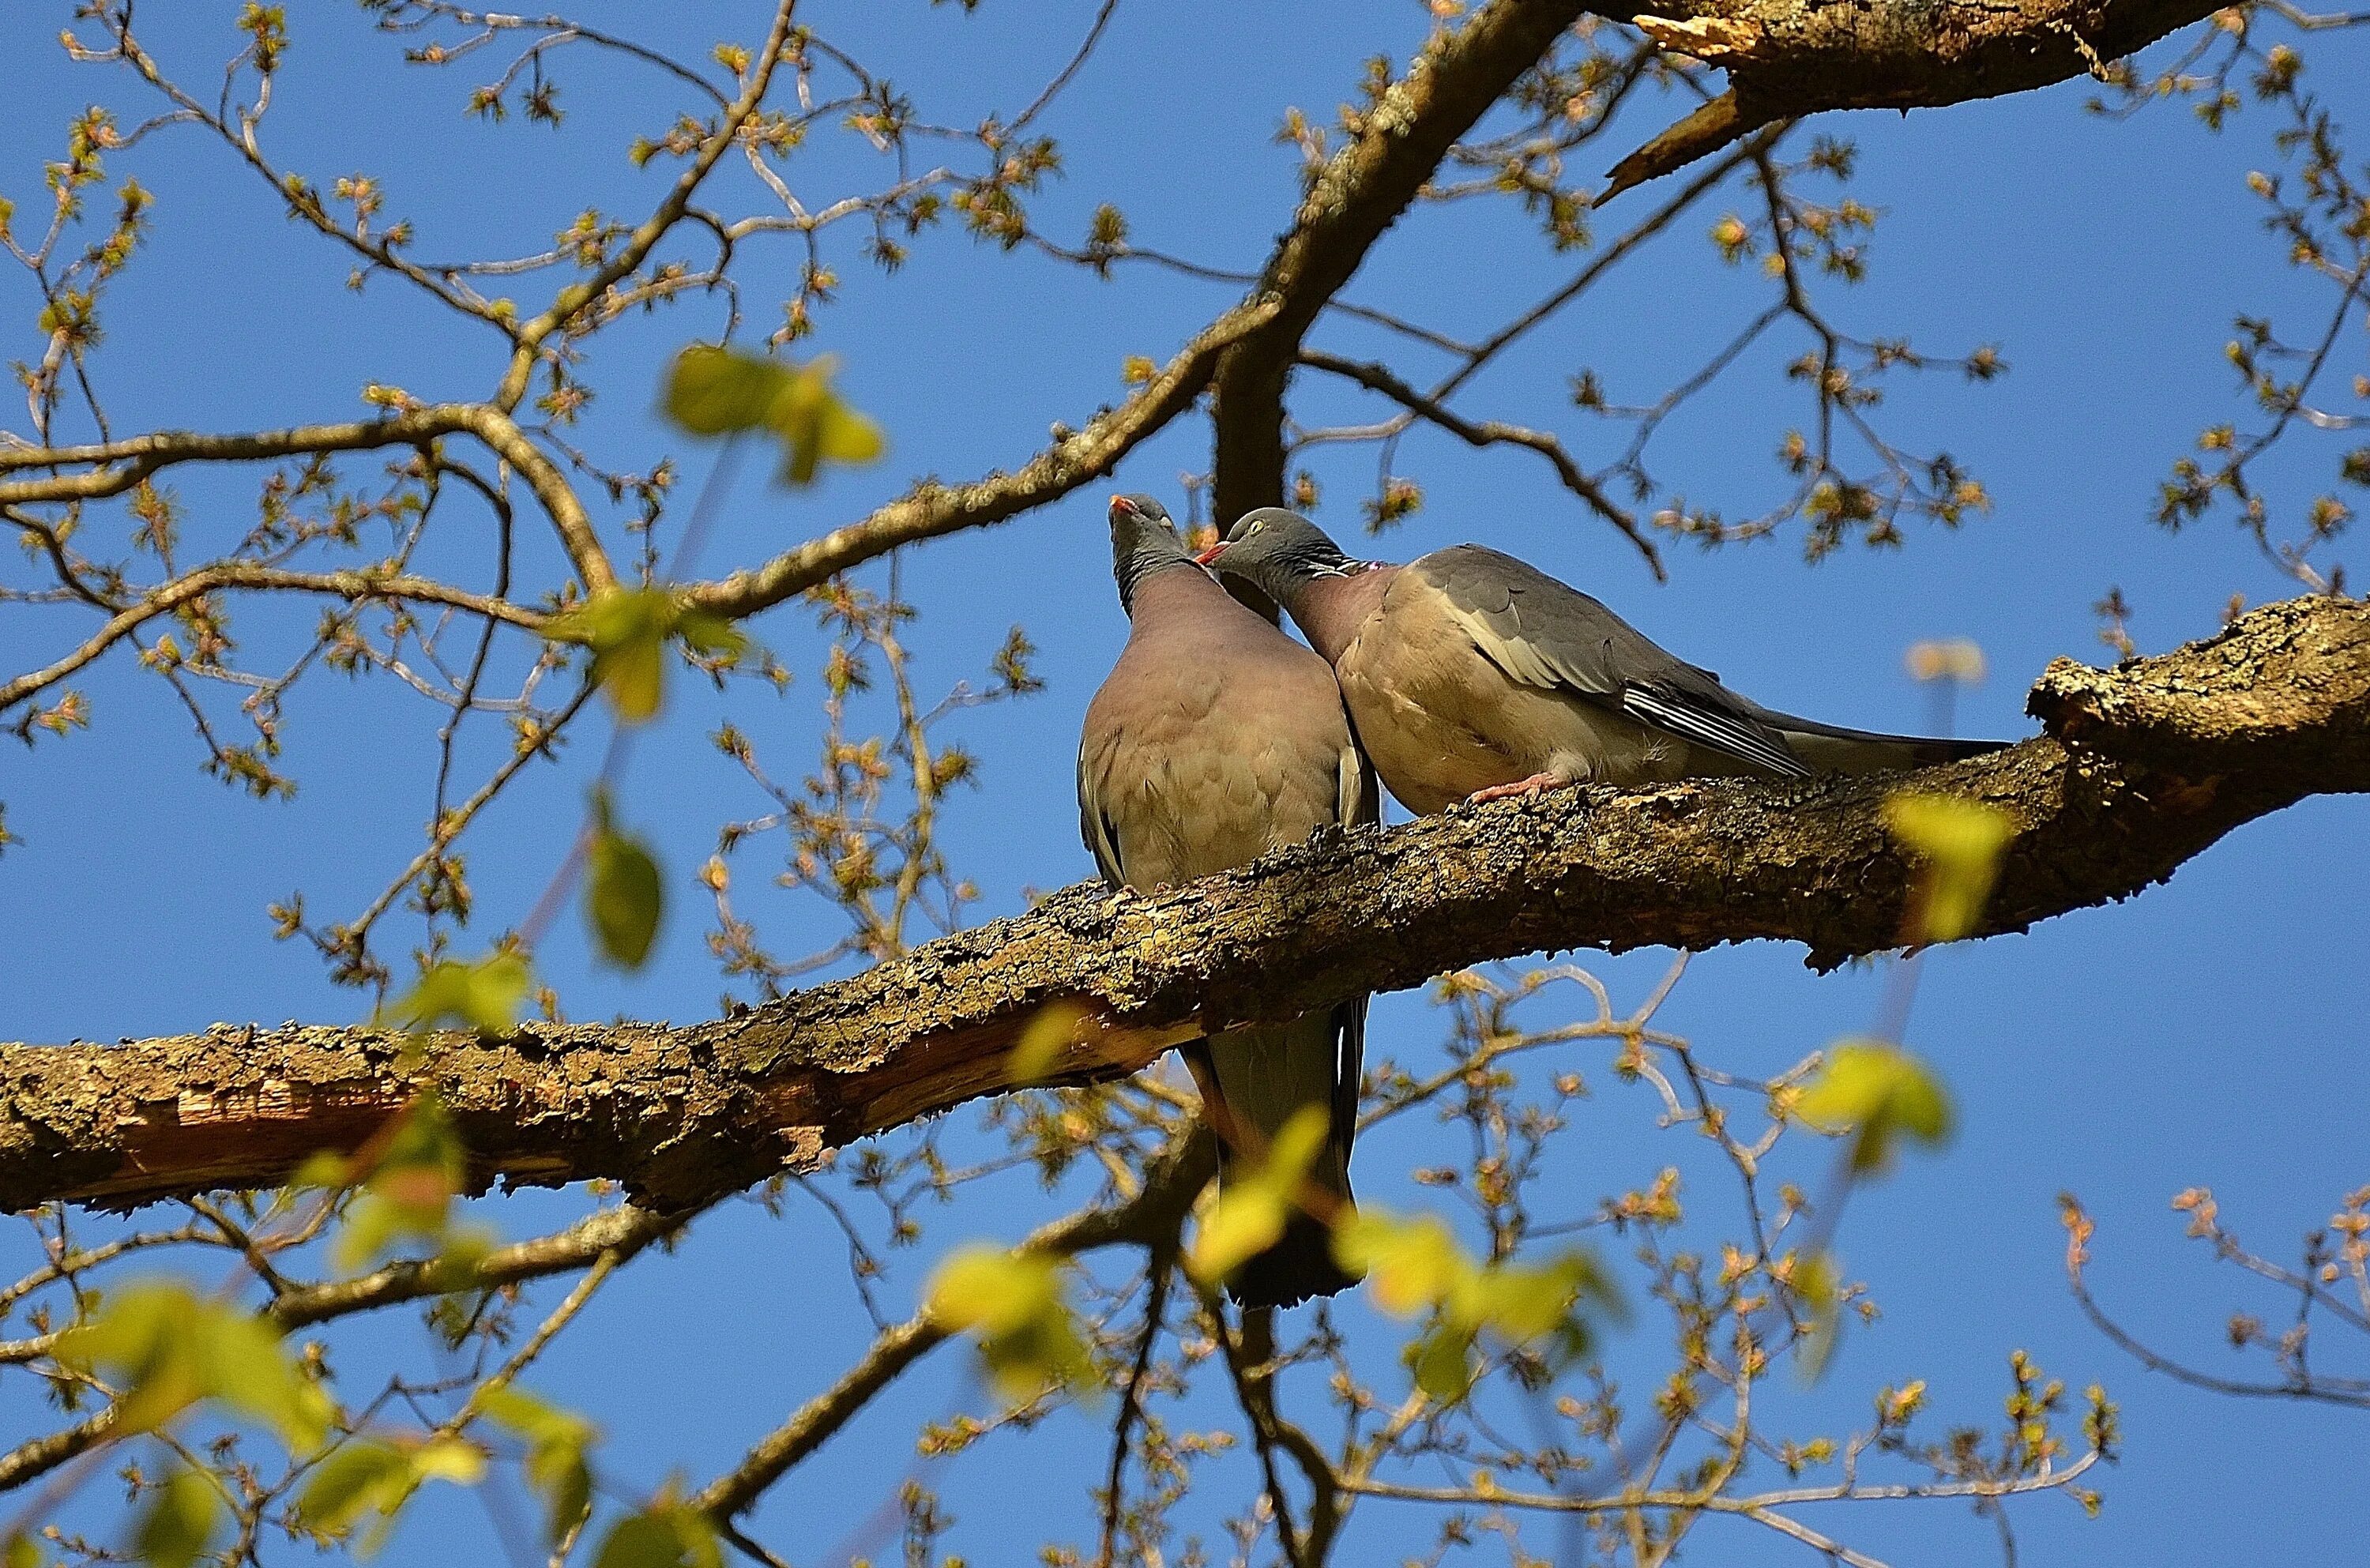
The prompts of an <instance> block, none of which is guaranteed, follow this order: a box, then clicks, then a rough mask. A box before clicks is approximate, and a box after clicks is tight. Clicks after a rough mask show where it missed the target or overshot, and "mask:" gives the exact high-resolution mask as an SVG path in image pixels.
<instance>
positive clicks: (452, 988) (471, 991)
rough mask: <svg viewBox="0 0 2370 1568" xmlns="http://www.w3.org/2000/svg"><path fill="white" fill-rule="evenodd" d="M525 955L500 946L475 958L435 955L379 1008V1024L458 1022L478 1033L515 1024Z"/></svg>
mask: <svg viewBox="0 0 2370 1568" xmlns="http://www.w3.org/2000/svg"><path fill="white" fill-rule="evenodd" d="M530 978H531V976H530V974H529V971H528V969H527V962H526V959H525V958H524V957H523V956H522V955H521V954H518V953H515V952H512V951H509V950H507V949H498V950H497V951H493V952H489V953H488V954H487V955H486V956H485V957H483V958H479V959H457V958H443V959H438V960H437V961H436V962H435V963H431V964H430V965H429V966H428V968H427V970H426V972H425V973H423V974H421V975H420V979H419V982H418V983H417V984H416V985H414V986H412V987H411V989H410V990H408V991H406V992H404V993H403V994H402V995H401V996H399V997H396V998H395V999H394V1000H393V1001H391V1002H388V1003H387V1004H386V1005H385V1007H382V1008H381V1009H379V1010H378V1016H377V1018H376V1020H375V1021H376V1022H377V1023H379V1024H380V1025H382V1026H385V1025H393V1026H395V1027H397V1028H399V1029H433V1028H435V1027H437V1026H438V1025H440V1024H446V1023H453V1024H458V1025H460V1026H461V1027H462V1028H464V1029H474V1030H476V1031H477V1032H479V1033H481V1034H500V1033H504V1032H508V1031H509V1030H510V1029H511V1028H512V1025H514V1024H516V1023H517V1022H518V1012H519V1005H520V1004H521V1003H522V1002H523V1001H525V1000H526V991H527V986H528V983H529V981H530Z"/></svg>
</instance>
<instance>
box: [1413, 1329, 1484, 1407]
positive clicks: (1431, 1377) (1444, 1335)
mask: <svg viewBox="0 0 2370 1568" xmlns="http://www.w3.org/2000/svg"><path fill="white" fill-rule="evenodd" d="M1407 1359H1408V1369H1409V1371H1410V1372H1412V1373H1414V1374H1415V1386H1416V1387H1417V1388H1419V1389H1422V1390H1423V1391H1424V1393H1425V1394H1426V1395H1427V1396H1428V1397H1430V1398H1431V1399H1432V1401H1434V1402H1435V1403H1439V1404H1444V1405H1449V1404H1455V1402H1456V1401H1459V1400H1461V1399H1463V1398H1464V1397H1465V1396H1466V1394H1467V1391H1468V1390H1470V1389H1472V1387H1473V1372H1474V1367H1473V1333H1472V1331H1471V1330H1469V1329H1467V1330H1463V1331H1459V1330H1457V1329H1455V1328H1452V1327H1450V1326H1449V1325H1447V1324H1445V1323H1435V1324H1433V1325H1432V1328H1430V1329H1429V1330H1427V1331H1426V1332H1424V1333H1423V1334H1422V1335H1421V1336H1420V1337H1419V1338H1418V1339H1417V1340H1416V1342H1415V1343H1413V1344H1410V1345H1409V1346H1408V1352H1407Z"/></svg>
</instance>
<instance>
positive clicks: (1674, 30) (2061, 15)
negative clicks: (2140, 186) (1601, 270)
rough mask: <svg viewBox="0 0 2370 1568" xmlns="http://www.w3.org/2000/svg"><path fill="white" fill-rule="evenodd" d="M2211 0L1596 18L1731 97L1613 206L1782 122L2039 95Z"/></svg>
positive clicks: (1674, 135) (1667, 144)
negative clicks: (1719, 77)
mask: <svg viewBox="0 0 2370 1568" xmlns="http://www.w3.org/2000/svg"><path fill="white" fill-rule="evenodd" d="M2221 8H2222V7H2221V6H2219V5H2215V4H2210V3H2207V0H2008V3H2006V4H2000V3H1995V0H1856V3H1855V4H1852V5H1848V6H1835V5H1823V4H1819V3H1818V0H1673V3H1671V4H1663V3H1661V0H1646V3H1645V4H1641V5H1628V4H1615V5H1611V6H1591V7H1590V9H1591V10H1593V11H1594V12H1596V13H1597V14H1598V15H1600V16H1605V17H1611V18H1613V19H1614V20H1616V21H1625V22H1631V23H1634V24H1635V25H1636V26H1637V27H1638V28H1639V30H1641V31H1643V32H1644V33H1645V34H1646V35H1647V36H1648V37H1649V38H1651V39H1652V40H1654V41H1655V42H1656V43H1658V44H1660V45H1662V47H1663V48H1664V49H1667V50H1670V51H1672V52H1674V53H1679V54H1686V55H1691V56H1693V57H1694V58H1696V59H1697V60H1701V61H1703V62H1705V63H1707V64H1712V65H1718V66H1720V67H1721V68H1723V69H1724V70H1726V71H1727V72H1728V75H1729V91H1728V92H1727V93H1725V94H1723V95H1722V96H1721V97H1720V98H1718V99H1715V100H1714V101H1713V102H1711V103H1709V104H1707V105H1705V106H1704V107H1703V108H1702V109H1700V110H1697V111H1696V112H1695V113H1694V114H1692V115H1689V116H1688V117H1687V118H1686V119H1685V120H1683V121H1680V122H1679V123H1678V124H1677V125H1675V126H1673V127H1672V128H1671V129H1670V130H1669V131H1666V132H1664V133H1662V135H1660V136H1658V137H1656V138H1655V139H1654V141H1653V142H1651V143H1650V144H1647V145H1646V146H1645V147H1643V148H1640V149H1639V151H1638V152H1637V153H1635V154H1633V155H1631V156H1630V157H1628V158H1627V159H1625V160H1623V162H1622V163H1621V164H1620V165H1619V166H1618V167H1616V168H1615V169H1614V171H1613V174H1612V185H1611V187H1610V188H1609V189H1608V190H1606V191H1605V194H1604V195H1603V196H1600V197H1599V198H1598V200H1599V201H1604V200H1605V199H1606V198H1609V197H1611V196H1613V195H1615V194H1617V193H1618V192H1619V191H1621V190H1627V189H1628V188H1629V187H1630V186H1632V185H1635V184H1637V183H1639V181H1640V180H1645V179H1653V178H1654V177H1655V176H1657V175H1662V174H1668V173H1670V172H1671V171H1672V170H1674V169H1676V168H1679V167H1683V166H1685V164H1687V163H1689V162H1692V161H1693V160H1695V159H1696V158H1699V157H1702V156H1705V155H1706V154H1708V153H1710V152H1712V151H1714V150H1716V149H1717V148H1719V147H1720V146H1723V145H1725V144H1727V143H1729V142H1732V141H1734V140H1735V139H1736V138H1737V137H1739V136H1742V135H1744V134H1745V133H1748V132H1750V131H1753V130H1754V129H1755V128H1757V127H1759V126H1763V125H1766V124H1769V123H1770V122H1772V121H1778V120H1787V119H1791V118H1793V117H1795V116H1798V115H1804V114H1814V113H1817V112H1819V111H1821V110H1831V109H1898V110H1908V109H1917V108H1931V107H1938V106H1940V105H1943V104H1953V103H1963V102H1966V101H1967V100H1969V99H1971V98H1998V97H2001V96H2002V95H2004V94H2008V93H2019V92H2028V91H2030V90H2031V89H2032V88H2035V87H2044V86H2049V85H2051V84H2052V83H2055V82H2062V81H2065V80H2067V79H2068V78H2070V77H2074V76H2079V75H2084V74H2086V73H2088V74H2091V75H2104V74H2105V72H2106V70H2107V63H2108V62H2110V61H2113V60H2120V59H2122V58H2123V56H2125V55H2128V54H2133V53H2136V52H2138V51H2140V50H2142V49H2144V48H2146V46H2147V45H2149V44H2151V43H2154V42H2155V41H2156V40H2158V39H2160V38H2163V37H2165V36H2166V35H2167V34H2169V33H2171V32H2175V31H2177V30H2179V29H2181V28H2185V27H2188V26H2189V25H2190V24H2192V22H2197V21H2202V20H2203V19H2204V18H2205V17H2210V16H2212V15H2213V14H2214V13H2215V11H2217V10H2220V9H2221Z"/></svg>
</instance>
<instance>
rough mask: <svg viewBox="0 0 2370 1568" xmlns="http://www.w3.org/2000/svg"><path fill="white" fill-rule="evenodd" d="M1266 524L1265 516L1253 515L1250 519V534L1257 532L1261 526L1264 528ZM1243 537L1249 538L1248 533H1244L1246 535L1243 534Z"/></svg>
mask: <svg viewBox="0 0 2370 1568" xmlns="http://www.w3.org/2000/svg"><path fill="white" fill-rule="evenodd" d="M1266 526H1267V519H1266V518H1264V517H1254V518H1252V519H1251V534H1256V533H1258V532H1259V531H1260V529H1262V528H1264V527H1266ZM1243 537H1245V538H1249V537H1250V534H1246V535H1244V536H1243Z"/></svg>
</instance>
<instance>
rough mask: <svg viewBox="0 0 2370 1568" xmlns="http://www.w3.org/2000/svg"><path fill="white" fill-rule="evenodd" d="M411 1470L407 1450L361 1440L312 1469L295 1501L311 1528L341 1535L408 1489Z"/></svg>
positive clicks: (355, 1440)
mask: <svg viewBox="0 0 2370 1568" xmlns="http://www.w3.org/2000/svg"><path fill="white" fill-rule="evenodd" d="M408 1480H409V1466H408V1464H407V1463H406V1462H405V1459H404V1456H403V1452H402V1450H400V1449H398V1448H397V1447H395V1445H394V1444H392V1443H385V1442H381V1441H380V1440H379V1439H377V1438H375V1437H356V1438H353V1439H351V1441H349V1442H346V1443H343V1444H340V1445H339V1447H338V1448H337V1449H336V1450H335V1451H334V1452H332V1453H330V1454H329V1455H328V1456H327V1457H326V1458H323V1459H322V1460H321V1462H320V1463H319V1464H317V1465H316V1466H314V1467H313V1473H312V1474H311V1475H309V1476H307V1477H306V1478H305V1490H304V1491H303V1493H300V1494H299V1495H298V1496H297V1499H296V1514H297V1516H298V1517H299V1518H300V1519H302V1520H303V1521H304V1522H305V1526H306V1527H307V1528H311V1529H316V1530H318V1531H320V1532H321V1533H322V1534H324V1535H342V1534H344V1533H345V1532H346V1531H347V1530H349V1529H351V1528H353V1526H354V1522H355V1521H356V1520H358V1519H360V1518H361V1517H362V1516H363V1515H364V1514H365V1513H368V1512H370V1511H372V1510H373V1509H376V1508H379V1507H380V1506H381V1505H383V1504H385V1503H386V1502H387V1501H388V1500H389V1499H391V1498H396V1497H397V1496H398V1495H399V1494H400V1493H402V1492H404V1491H406V1490H408Z"/></svg>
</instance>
